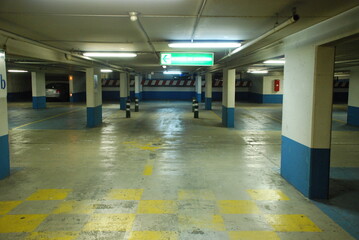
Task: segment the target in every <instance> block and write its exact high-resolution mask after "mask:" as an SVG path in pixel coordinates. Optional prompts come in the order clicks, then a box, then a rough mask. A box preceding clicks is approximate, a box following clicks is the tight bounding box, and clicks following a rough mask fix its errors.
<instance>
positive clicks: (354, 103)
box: [347, 67, 359, 126]
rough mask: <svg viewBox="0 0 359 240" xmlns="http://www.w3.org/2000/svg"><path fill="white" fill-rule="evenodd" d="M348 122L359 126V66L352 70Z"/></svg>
mask: <svg viewBox="0 0 359 240" xmlns="http://www.w3.org/2000/svg"><path fill="white" fill-rule="evenodd" d="M347 122H348V124H350V125H353V126H359V68H358V67H357V68H353V69H351V71H350V79H349V96H348V117H347Z"/></svg>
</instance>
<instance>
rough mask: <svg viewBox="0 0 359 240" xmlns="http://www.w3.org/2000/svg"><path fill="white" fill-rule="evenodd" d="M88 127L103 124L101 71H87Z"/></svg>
mask: <svg viewBox="0 0 359 240" xmlns="http://www.w3.org/2000/svg"><path fill="white" fill-rule="evenodd" d="M86 103H87V127H89V128H93V127H96V126H99V125H101V123H102V84H101V72H100V69H95V68H87V69H86Z"/></svg>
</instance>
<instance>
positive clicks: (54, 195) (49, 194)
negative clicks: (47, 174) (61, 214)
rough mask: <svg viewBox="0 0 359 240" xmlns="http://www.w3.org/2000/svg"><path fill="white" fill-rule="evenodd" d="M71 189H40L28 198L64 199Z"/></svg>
mask: <svg viewBox="0 0 359 240" xmlns="http://www.w3.org/2000/svg"><path fill="white" fill-rule="evenodd" d="M71 191H72V190H71V189H39V190H37V191H36V192H35V193H34V194H32V195H31V196H30V197H28V198H27V199H26V200H28V201H31V200H34V201H38V200H64V199H65V198H66V197H67V195H68V194H69V193H70V192H71Z"/></svg>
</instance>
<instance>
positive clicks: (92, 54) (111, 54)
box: [83, 52, 137, 57]
mask: <svg viewBox="0 0 359 240" xmlns="http://www.w3.org/2000/svg"><path fill="white" fill-rule="evenodd" d="M83 55H84V56H86V57H136V56H137V54H136V53H115V52H108V53H106V52H85V53H84V54H83Z"/></svg>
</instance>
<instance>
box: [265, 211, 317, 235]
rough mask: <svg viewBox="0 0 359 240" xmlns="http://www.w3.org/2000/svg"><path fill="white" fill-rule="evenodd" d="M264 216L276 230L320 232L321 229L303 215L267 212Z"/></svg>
mask: <svg viewBox="0 0 359 240" xmlns="http://www.w3.org/2000/svg"><path fill="white" fill-rule="evenodd" d="M265 218H266V220H267V222H268V223H269V224H270V225H272V227H273V228H274V229H275V231H277V232H321V229H320V228H319V227H317V226H316V225H315V224H314V223H313V222H312V221H311V220H310V219H309V218H308V217H307V216H305V215H299V214H288V215H276V214H267V215H265Z"/></svg>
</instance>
